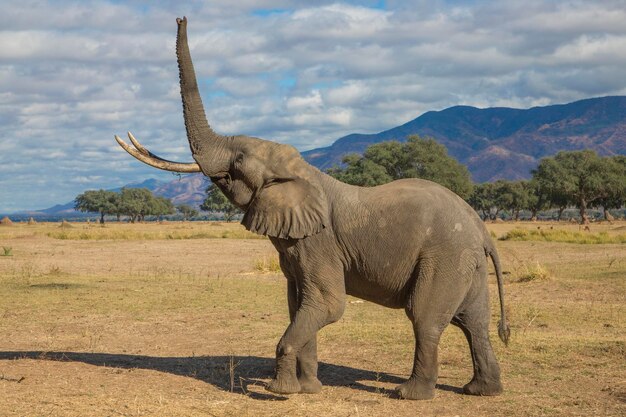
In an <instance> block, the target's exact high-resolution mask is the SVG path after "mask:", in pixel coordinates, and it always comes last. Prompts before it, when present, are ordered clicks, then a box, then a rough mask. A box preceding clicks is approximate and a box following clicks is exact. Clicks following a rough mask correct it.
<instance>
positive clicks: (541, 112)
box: [302, 96, 626, 182]
mask: <svg viewBox="0 0 626 417" xmlns="http://www.w3.org/2000/svg"><path fill="white" fill-rule="evenodd" d="M414 134H419V135H420V136H429V137H432V138H434V139H435V140H437V141H438V142H440V143H442V144H444V145H445V146H446V147H447V148H448V152H449V153H450V155H452V156H454V157H455V158H456V159H457V160H458V161H459V162H461V163H463V164H465V165H467V167H468V169H469V171H470V172H471V174H472V177H473V179H474V181H477V182H485V181H495V180H497V179H509V180H516V179H524V178H529V177H530V171H531V169H533V168H535V167H536V165H537V162H538V161H539V160H540V159H541V158H543V157H545V156H550V155H554V154H556V153H557V152H559V151H571V150H580V149H593V150H595V151H596V152H598V153H599V154H601V155H614V154H626V97H623V96H617V97H601V98H592V99H587V100H581V101H576V102H574V103H570V104H561V105H553V106H545V107H533V108H531V109H527V110H522V109H512V108H506V107H494V108H487V109H478V108H476V107H470V106H455V107H450V108H448V109H445V110H441V111H430V112H427V113H424V114H423V115H421V116H420V117H418V118H416V119H414V120H411V121H410V122H408V123H405V124H403V125H402V126H398V127H394V128H392V129H389V130H385V131H383V132H380V133H376V134H369V135H366V134H351V135H348V136H344V137H342V138H340V139H338V140H337V141H336V142H335V143H333V144H332V145H331V146H328V147H326V148H318V149H312V150H310V151H307V152H303V154H302V155H303V156H304V158H305V159H306V160H307V161H309V162H310V163H311V164H313V165H315V166H317V167H318V168H320V169H322V170H323V169H327V168H330V167H332V166H333V165H340V164H341V160H342V158H343V157H344V156H345V155H346V154H349V153H354V152H356V153H362V152H363V151H364V150H365V149H366V148H367V147H368V146H369V145H372V144H374V143H379V142H383V141H387V140H399V141H401V142H403V141H406V139H407V137H408V136H410V135H414Z"/></svg>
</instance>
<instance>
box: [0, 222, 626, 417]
mask: <svg viewBox="0 0 626 417" xmlns="http://www.w3.org/2000/svg"><path fill="white" fill-rule="evenodd" d="M57 226H58V225H46V224H37V225H33V226H28V227H25V226H24V227H22V225H21V224H15V225H14V226H13V227H10V228H4V229H0V247H2V246H6V247H11V248H12V249H13V250H12V252H13V256H10V257H0V415H2V416H5V415H6V416H23V415H52V416H74V415H76V416H91V415H93V416H101V415H126V416H143V415H158V416H161V415H163V416H195V415H198V416H205V415H216V416H225V415H233V416H245V415H254V416H257V415H270V416H284V415H294V416H298V415H302V416H304V415H316V416H324V415H327V416H336V415H343V416H348V415H354V416H370V415H371V416H378V415H394V416H402V415H426V416H434V415H438V416H454V415H468V416H469V415H471V416H497V415H506V416H529V415H532V416H540V415H555V416H556V415H559V416H560V415H566V416H573V415H579V416H583V415H584V416H589V415H598V416H600V415H602V416H621V415H624V414H625V413H626V406H625V404H626V403H625V401H626V383H625V380H626V364H625V363H624V357H625V355H626V336H625V335H626V325H625V323H624V317H626V303H625V301H626V300H625V298H626V281H625V280H624V277H625V276H626V251H625V250H624V249H625V247H624V245H623V244H596V245H579V244H569V243H560V242H545V241H498V242H497V243H498V248H499V251H500V254H501V258H502V263H503V266H504V269H505V271H507V272H509V274H508V275H506V278H505V280H506V282H505V285H506V292H507V294H506V302H507V310H508V313H509V317H510V320H511V327H512V333H513V335H512V343H511V344H510V346H509V347H508V348H505V347H504V346H503V345H502V344H501V343H500V342H499V341H497V336H495V326H493V327H492V328H493V330H494V336H493V341H494V348H495V350H496V354H497V355H498V358H499V359H500V362H501V366H502V374H503V380H504V384H505V389H506V391H505V393H504V394H503V395H502V396H499V397H493V398H481V397H468V396H464V395H461V394H459V393H458V389H459V387H461V386H462V385H463V384H465V383H466V382H468V381H469V379H470V377H471V359H470V356H469V351H468V349H467V342H466V341H465V339H464V337H463V335H462V334H461V332H460V331H458V330H457V329H455V328H452V327H451V328H449V329H447V330H446V331H445V332H444V335H443V338H442V341H441V347H440V351H439V358H440V373H439V384H440V385H439V389H438V393H437V397H436V398H435V399H434V400H432V401H425V402H414V401H400V400H396V399H393V398H389V393H390V392H391V390H392V389H393V387H394V386H395V385H397V384H398V383H399V382H401V381H402V379H404V378H406V377H407V376H408V373H409V371H410V366H411V361H412V350H413V341H412V332H411V329H410V325H409V322H408V321H407V319H406V317H405V315H404V312H402V311H399V310H390V309H386V308H382V307H379V306H377V305H374V304H372V303H368V302H356V301H357V300H355V299H353V298H350V299H349V302H348V304H347V307H346V312H345V314H344V317H343V318H342V319H341V320H340V321H339V322H337V323H335V324H333V325H331V326H328V327H327V328H325V329H323V330H322V331H321V332H320V335H319V357H320V361H321V365H320V371H319V376H320V379H321V380H322V382H323V383H324V385H325V387H324V389H323V391H322V392H321V393H320V394H318V395H291V396H280V395H273V394H270V393H268V392H266V391H265V390H264V389H263V384H264V383H265V382H266V381H268V380H269V378H270V377H271V376H272V373H273V366H274V360H273V358H272V356H273V352H274V349H275V344H276V342H277V341H278V339H279V338H280V336H281V334H282V332H283V331H284V329H285V326H286V325H287V323H288V313H287V306H286V299H285V298H286V297H285V291H286V288H285V287H286V285H285V280H284V278H283V277H282V275H281V274H280V273H274V272H277V270H272V269H273V268H270V267H265V266H263V268H261V269H259V267H258V264H259V260H262V259H267V260H268V265H269V260H271V259H275V254H274V252H273V249H272V247H271V244H270V242H269V241H268V240H266V239H252V240H251V239H240V238H237V239H228V238H218V239H215V238H187V239H185V240H180V239H168V238H167V237H163V238H160V239H159V238H156V237H155V236H159V234H160V233H172V232H174V231H180V232H181V233H182V232H184V233H186V234H187V236H193V235H194V234H196V233H202V232H205V231H206V230H207V229H211V228H216V229H221V228H224V229H230V230H232V234H233V236H240V235H239V234H240V233H243V232H242V229H241V226H238V225H234V224H231V225H219V226H211V225H210V224H199V225H196V224H195V223H185V224H176V223H172V224H167V225H120V230H122V231H124V232H125V233H127V234H129V235H130V234H132V233H136V234H137V236H139V235H141V234H149V235H150V236H152V237H154V238H148V239H145V240H139V239H138V238H137V239H135V238H133V239H124V238H121V239H118V240H111V239H107V240H94V239H65V240H60V239H55V238H51V237H49V236H48V235H47V233H49V232H53V231H57V232H58V231H59V229H58V227H57ZM116 226H117V225H112V226H110V229H111V230H116V229H117V227H116ZM594 226H595V225H594ZM515 227H520V224H517V225H515V224H507V223H505V224H493V225H489V228H490V230H491V231H493V232H494V233H495V234H496V235H498V236H501V235H502V234H504V233H506V232H508V231H510V230H512V229H513V228H515ZM522 227H527V228H529V229H533V228H534V229H536V225H534V224H522ZM541 227H542V228H543V227H545V226H544V225H541ZM553 227H554V228H560V227H561V225H558V224H554V225H553ZM568 227H569V226H568V225H563V228H564V229H566V228H568ZM605 227H606V229H607V232H608V233H609V234H613V233H615V232H612V231H611V230H610V228H611V227H622V226H620V225H613V226H609V225H606V226H605ZM92 229H96V230H100V229H99V227H95V228H91V229H83V225H75V227H74V228H73V229H71V232H72V233H74V232H81V231H83V230H87V232H90V233H91V231H92ZM107 229H109V226H107V228H105V230H107ZM161 229H163V230H165V232H163V231H161ZM622 230H623V229H622ZM220 231H221V232H223V230H220ZM600 231H603V230H594V233H597V232H600ZM94 233H95V232H94ZM133 236H135V235H133ZM272 257H274V258H272ZM535 265H540V266H542V267H543V268H546V269H547V270H548V271H550V279H549V280H541V279H535V280H531V281H528V282H518V281H519V277H520V274H521V273H522V272H523V271H524V270H525V268H533V267H534V266H535ZM490 281H491V282H490V290H491V292H492V296H493V297H492V311H493V317H492V325H493V324H495V322H496V320H497V318H498V313H497V310H498V305H497V303H496V299H497V298H496V297H495V294H496V293H495V279H493V277H492V279H491V280H490Z"/></svg>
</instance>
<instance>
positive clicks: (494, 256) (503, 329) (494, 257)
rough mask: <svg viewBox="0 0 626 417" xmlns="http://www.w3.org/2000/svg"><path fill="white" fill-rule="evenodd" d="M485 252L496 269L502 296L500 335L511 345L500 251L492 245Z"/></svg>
mask: <svg viewBox="0 0 626 417" xmlns="http://www.w3.org/2000/svg"><path fill="white" fill-rule="evenodd" d="M485 252H487V254H488V255H489V257H490V258H491V261H492V262H493V267H494V268H495V270H496V279H497V281H498V295H499V297H500V321H499V322H498V336H500V339H501V340H502V341H503V342H504V344H505V346H508V345H509V338H510V337H511V328H510V327H509V323H508V322H507V320H506V312H505V309H504V285H503V283H502V267H501V266H500V258H499V257H498V252H497V251H496V249H495V248H494V247H493V246H491V247H488V248H486V249H485Z"/></svg>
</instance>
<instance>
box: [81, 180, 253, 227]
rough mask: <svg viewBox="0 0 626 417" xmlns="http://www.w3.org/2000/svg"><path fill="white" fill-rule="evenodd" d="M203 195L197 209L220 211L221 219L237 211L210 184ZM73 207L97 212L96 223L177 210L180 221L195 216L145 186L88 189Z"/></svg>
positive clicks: (189, 209) (192, 210)
mask: <svg viewBox="0 0 626 417" xmlns="http://www.w3.org/2000/svg"><path fill="white" fill-rule="evenodd" d="M206 193H207V197H206V198H205V200H204V201H203V203H202V204H201V205H200V209H201V210H204V211H209V212H213V213H222V215H223V217H224V220H225V221H228V222H229V221H231V220H233V219H234V218H235V217H236V216H237V215H238V214H240V213H241V211H240V210H239V209H238V208H236V207H235V206H233V205H232V204H231V203H230V202H229V201H228V199H226V197H225V196H224V194H222V192H221V191H220V190H219V189H218V188H217V187H216V186H215V185H214V184H211V185H210V186H209V187H208V188H207V189H206ZM74 208H75V209H76V210H78V211H81V212H87V213H99V214H100V223H101V224H104V219H105V216H116V217H117V220H118V221H120V220H121V217H122V216H126V217H128V220H129V221H130V222H131V223H135V222H137V221H139V222H142V221H144V219H145V217H146V216H156V217H161V216H169V215H172V214H175V213H176V212H178V213H179V214H180V216H182V218H183V220H190V219H192V218H193V217H196V216H198V214H199V212H198V210H196V209H195V208H194V207H192V206H190V205H188V204H180V205H177V206H174V205H173V204H172V202H171V201H170V200H169V199H168V198H166V197H157V196H155V195H154V194H153V193H152V192H151V191H150V190H149V189H147V188H122V189H121V190H120V191H119V192H117V191H108V190H90V191H85V192H84V193H82V194H79V195H78V196H77V197H76V198H75V199H74Z"/></svg>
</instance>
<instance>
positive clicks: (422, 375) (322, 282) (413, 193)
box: [115, 18, 509, 399]
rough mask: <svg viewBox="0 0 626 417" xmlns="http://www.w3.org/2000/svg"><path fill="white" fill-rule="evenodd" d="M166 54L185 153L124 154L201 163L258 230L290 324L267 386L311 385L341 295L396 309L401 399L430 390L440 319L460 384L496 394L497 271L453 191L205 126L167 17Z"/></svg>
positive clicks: (182, 48) (138, 150)
mask: <svg viewBox="0 0 626 417" xmlns="http://www.w3.org/2000/svg"><path fill="white" fill-rule="evenodd" d="M177 23H178V36H177V42H176V52H177V57H178V65H179V71H180V87H181V96H182V102H183V113H184V119H185V127H186V130H187V137H188V140H189V144H190V148H191V152H192V153H193V158H194V159H195V161H196V163H176V162H171V161H167V160H165V159H162V158H159V157H158V156H156V155H154V154H152V153H151V152H149V151H148V150H147V149H145V148H144V147H143V146H142V145H141V144H139V143H138V142H137V140H136V139H135V138H134V137H133V136H132V135H131V134H130V133H129V134H128V136H129V139H130V140H131V142H132V144H133V145H134V147H131V146H130V145H128V144H126V143H125V142H124V141H122V140H121V139H120V138H119V137H118V136H115V139H116V140H117V142H118V143H119V144H120V145H121V146H122V147H123V148H124V149H125V150H126V151H127V152H129V153H130V154H131V155H133V156H134V157H136V158H137V159H139V160H141V161H142V162H144V163H147V164H149V165H152V166H154V167H157V168H160V169H164V170H169V171H176V172H203V173H204V175H206V176H208V177H209V178H210V179H211V181H213V182H214V183H215V184H217V186H218V187H219V188H220V189H221V190H222V191H223V192H224V194H225V195H226V196H227V197H228V199H229V200H230V201H231V202H233V203H234V204H235V205H236V206H238V207H239V208H241V209H242V210H243V211H244V213H245V214H244V217H243V220H242V224H243V225H244V226H245V227H246V228H247V229H248V230H251V231H253V232H256V233H259V234H262V235H266V236H268V237H269V239H270V241H271V242H272V244H273V245H274V247H275V248H276V250H277V251H278V253H279V259H280V266H281V268H282V271H283V273H284V274H285V276H286V278H287V287H288V304H289V315H290V318H291V323H290V324H289V326H288V327H287V330H286V331H285V333H284V335H283V336H282V338H281V339H280V342H279V343H278V346H277V348H276V374H275V377H274V379H273V380H272V381H271V382H270V383H269V384H268V386H267V389H268V390H269V391H272V392H275V393H282V394H290V393H298V392H300V393H316V392H319V391H320V390H321V387H322V384H321V383H320V381H319V380H318V378H317V366H318V363H317V342H316V337H317V332H318V331H319V330H320V329H321V328H322V327H324V326H326V325H327V324H330V323H333V322H335V321H337V320H339V318H340V317H341V316H342V313H343V311H344V306H345V303H346V294H349V295H353V296H356V297H360V298H362V299H365V300H368V301H371V302H374V303H378V304H381V305H383V306H387V307H390V308H403V309H404V310H405V312H406V314H407V316H408V318H409V319H410V320H411V323H412V324H413V330H414V333H415V359H414V363H413V371H412V372H411V376H410V378H409V379H408V380H407V381H406V382H405V383H403V384H401V385H400V386H398V388H397V392H398V394H399V396H400V397H402V398H410V399H428V398H432V397H433V396H434V395H435V383H436V381H437V372H438V364H437V346H438V343H439V339H440V336H441V334H442V332H443V330H444V328H445V327H446V326H447V325H448V323H452V324H454V325H456V326H458V327H460V328H461V330H462V331H463V333H464V334H465V336H466V337H467V340H468V342H469V348H470V352H471V355H472V360H473V367H474V376H473V378H472V380H471V381H470V382H469V383H468V384H467V385H465V386H464V388H463V389H464V392H465V393H467V394H476V395H497V394H499V393H500V392H501V391H502V385H501V382H500V369H499V366H498V362H497V360H496V357H495V355H494V353H493V350H492V347H491V343H490V341H489V332H488V330H489V329H488V328H489V319H490V310H489V294H488V288H487V257H489V256H490V257H491V259H492V261H493V263H494V266H495V271H496V276H497V283H498V292H499V296H500V307H501V310H500V313H501V320H500V322H499V326H498V333H499V335H500V338H501V339H502V340H503V341H504V342H505V343H507V341H508V338H509V327H508V325H507V322H506V317H505V311H504V300H503V288H502V274H501V269H500V263H499V260H498V254H497V252H496V250H495V248H494V244H493V242H492V240H491V238H490V236H489V234H488V233H487V231H486V229H485V227H484V225H483V222H482V221H481V220H480V218H479V217H478V216H477V214H476V213H475V212H474V210H473V209H472V208H471V207H470V206H469V205H467V204H466V203H465V202H464V201H463V200H462V199H461V198H460V197H458V196H457V195H456V194H454V193H452V192H451V191H449V190H448V189H446V188H444V187H441V186H439V185H437V184H435V183H432V182H430V181H425V180H420V179H404V180H399V181H394V182H392V183H389V184H386V185H381V186H377V187H371V188H363V187H356V186H352V185H348V184H344V183H342V182H339V181H337V180H335V179H334V178H332V177H330V176H328V175H326V174H324V173H323V172H320V171H319V170H318V169H316V168H314V167H313V166H311V165H309V164H308V163H306V162H305V161H304V160H303V159H302V157H301V156H300V154H299V153H298V152H297V151H296V150H295V149H294V148H293V147H291V146H288V145H284V144H279V143H274V142H271V141H266V140H262V139H257V138H253V137H248V136H223V135H220V134H217V133H215V132H214V131H213V130H212V129H211V127H210V126H209V124H208V122H207V120H206V116H205V113H204V109H203V106H202V101H201V99H200V94H199V91H198V85H197V83H196V78H195V73H194V68H193V64H192V61H191V55H190V53H189V47H188V45H187V19H186V18H183V19H177Z"/></svg>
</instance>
